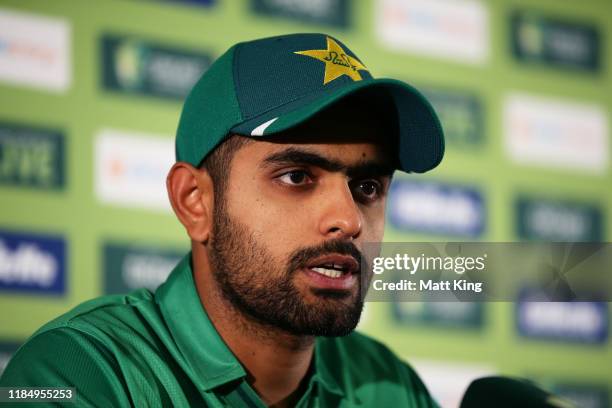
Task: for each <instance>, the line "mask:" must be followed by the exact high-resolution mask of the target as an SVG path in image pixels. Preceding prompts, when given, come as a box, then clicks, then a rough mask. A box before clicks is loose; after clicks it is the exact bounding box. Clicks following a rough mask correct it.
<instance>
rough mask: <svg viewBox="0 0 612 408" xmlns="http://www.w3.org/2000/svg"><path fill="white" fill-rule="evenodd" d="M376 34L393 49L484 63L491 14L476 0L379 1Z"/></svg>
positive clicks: (459, 60)
mask: <svg viewBox="0 0 612 408" xmlns="http://www.w3.org/2000/svg"><path fill="white" fill-rule="evenodd" d="M376 7H377V10H376V11H377V13H376V33H377V35H378V38H379V40H380V41H381V43H382V44H384V45H385V46H387V47H388V48H390V49H394V50H398V51H405V52H409V53H414V54H422V55H427V56H432V57H437V58H444V59H449V60H454V61H458V62H464V63H469V64H483V63H485V62H486V61H487V59H488V57H489V37H490V36H489V13H488V10H487V9H486V8H485V6H484V4H483V3H482V2H480V1H476V0H438V1H429V0H410V1H406V0H377V1H376Z"/></svg>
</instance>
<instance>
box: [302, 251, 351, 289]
mask: <svg viewBox="0 0 612 408" xmlns="http://www.w3.org/2000/svg"><path fill="white" fill-rule="evenodd" d="M330 263H331V264H336V265H342V266H343V267H345V268H346V269H347V272H345V273H344V274H343V275H342V276H340V277H339V278H331V277H329V276H325V275H322V274H320V273H317V272H315V271H313V270H312V268H315V267H317V266H320V265H323V264H330ZM358 272H359V264H358V263H357V261H356V260H355V258H353V257H352V256H350V255H340V254H332V255H325V256H322V257H319V258H316V259H315V260H313V261H312V262H309V263H308V266H307V267H306V268H305V269H304V273H305V275H306V277H307V278H308V281H309V284H310V285H311V286H312V287H315V288H317V289H327V290H336V291H348V290H351V289H352V288H353V287H354V286H355V285H356V284H357V280H358V275H359V273H358Z"/></svg>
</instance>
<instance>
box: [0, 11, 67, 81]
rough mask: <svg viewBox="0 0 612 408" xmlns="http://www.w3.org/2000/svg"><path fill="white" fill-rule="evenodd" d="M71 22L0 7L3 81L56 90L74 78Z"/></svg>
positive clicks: (0, 46) (0, 55)
mask: <svg viewBox="0 0 612 408" xmlns="http://www.w3.org/2000/svg"><path fill="white" fill-rule="evenodd" d="M70 41H71V39H70V25H69V24H68V22H67V21H66V20H64V19H61V18H55V17H47V16H42V15H39V14H31V13H24V12H21V11H20V12H17V11H13V10H9V9H5V8H0V81H4V82H8V83H11V84H17V85H26V86H30V87H34V88H40V89H45V90H49V91H55V92H63V91H66V90H67V89H68V88H69V87H70V82H71V76H72V72H71V61H70V55H71V49H70Z"/></svg>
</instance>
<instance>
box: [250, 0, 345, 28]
mask: <svg viewBox="0 0 612 408" xmlns="http://www.w3.org/2000/svg"><path fill="white" fill-rule="evenodd" d="M350 4H351V2H350V1H349V0H316V1H303V0H251V10H252V11H253V12H254V13H257V14H262V15H270V16H278V17H283V18H287V19H292V20H298V21H301V22H304V23H311V24H324V25H330V26H338V27H348V26H349V25H350V21H349V15H350V10H349V5H350Z"/></svg>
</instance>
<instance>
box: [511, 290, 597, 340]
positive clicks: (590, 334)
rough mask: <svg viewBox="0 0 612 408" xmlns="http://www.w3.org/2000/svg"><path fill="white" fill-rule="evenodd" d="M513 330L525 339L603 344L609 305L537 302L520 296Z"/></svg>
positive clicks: (523, 295)
mask: <svg viewBox="0 0 612 408" xmlns="http://www.w3.org/2000/svg"><path fill="white" fill-rule="evenodd" d="M516 326H517V330H518V332H519V334H520V335H522V336H524V337H529V338H536V339H544V340H559V341H566V342H572V343H588V344H602V343H605V342H606V340H607V339H608V304H607V303H606V302H538V301H533V298H532V297H531V295H530V294H529V293H528V292H523V293H522V294H521V295H520V296H519V301H518V302H517V303H516Z"/></svg>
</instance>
